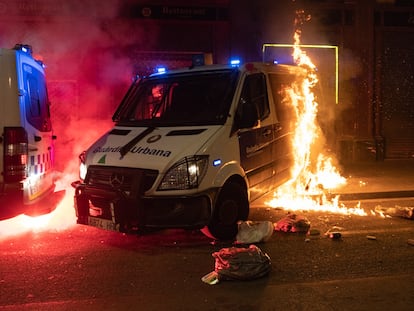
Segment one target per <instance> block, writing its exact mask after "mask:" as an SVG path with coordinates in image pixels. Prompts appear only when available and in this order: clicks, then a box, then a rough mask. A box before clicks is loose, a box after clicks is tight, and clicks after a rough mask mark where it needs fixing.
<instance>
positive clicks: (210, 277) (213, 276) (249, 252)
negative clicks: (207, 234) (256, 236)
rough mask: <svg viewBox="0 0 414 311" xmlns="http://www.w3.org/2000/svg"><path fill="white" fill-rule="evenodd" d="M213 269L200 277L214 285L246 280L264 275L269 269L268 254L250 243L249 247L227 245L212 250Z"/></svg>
mask: <svg viewBox="0 0 414 311" xmlns="http://www.w3.org/2000/svg"><path fill="white" fill-rule="evenodd" d="M212 256H213V257H214V258H215V269H214V271H212V272H210V273H208V274H206V275H205V276H203V277H202V278H201V280H202V281H203V282H204V283H207V284H210V285H214V284H217V283H219V282H220V281H226V280H228V281H247V280H254V279H258V278H261V277H264V276H266V275H268V274H269V272H270V270H271V261H270V257H269V255H267V254H266V253H265V252H263V251H262V250H261V249H260V248H259V247H257V246H256V245H254V244H252V245H250V246H249V247H247V248H246V247H228V248H222V249H221V250H220V251H218V252H214V253H213V254H212Z"/></svg>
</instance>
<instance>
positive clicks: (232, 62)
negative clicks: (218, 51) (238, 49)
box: [230, 59, 240, 67]
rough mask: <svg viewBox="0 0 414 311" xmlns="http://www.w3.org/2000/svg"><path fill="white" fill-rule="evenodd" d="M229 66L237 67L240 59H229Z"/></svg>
mask: <svg viewBox="0 0 414 311" xmlns="http://www.w3.org/2000/svg"><path fill="white" fill-rule="evenodd" d="M230 65H231V66H232V67H238V66H239V65H240V59H231V60H230Z"/></svg>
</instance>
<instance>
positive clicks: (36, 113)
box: [23, 64, 52, 132]
mask: <svg viewBox="0 0 414 311" xmlns="http://www.w3.org/2000/svg"><path fill="white" fill-rule="evenodd" d="M23 67H24V76H25V79H24V80H25V81H26V90H27V96H26V99H25V103H26V118H27V121H28V122H29V123H30V124H31V125H32V126H34V127H35V128H36V129H38V130H39V131H41V132H49V131H51V130H52V126H51V122H50V107H49V98H48V96H47V89H46V81H45V76H44V75H43V74H42V73H41V72H40V71H38V70H37V69H36V68H34V67H32V66H29V65H27V64H24V66H23Z"/></svg>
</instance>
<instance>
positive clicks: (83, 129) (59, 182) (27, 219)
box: [0, 119, 110, 239]
mask: <svg viewBox="0 0 414 311" xmlns="http://www.w3.org/2000/svg"><path fill="white" fill-rule="evenodd" d="M65 125H66V126H65ZM109 126H110V123H109V122H107V121H105V122H101V123H99V122H97V121H96V120H95V121H93V120H86V119H84V120H81V121H77V122H74V121H73V122H70V123H67V124H63V123H62V124H57V127H58V128H62V129H63V128H65V130H66V132H65V133H64V135H66V136H67V137H74V138H76V139H72V140H71V141H70V143H68V144H67V145H66V146H61V148H64V150H65V153H62V152H61V153H57V154H58V155H60V157H58V158H57V159H56V162H58V166H59V167H62V166H63V167H64V171H63V172H57V177H56V191H61V190H66V193H65V196H64V198H63V199H62V201H61V202H60V203H59V204H58V206H57V207H56V209H54V210H53V211H52V212H51V213H49V214H45V215H41V216H35V217H31V216H27V215H18V216H16V217H14V218H11V219H6V220H2V221H0V239H3V238H7V237H9V236H15V235H20V234H23V233H26V232H42V231H60V230H64V229H67V228H69V227H71V226H73V225H75V224H76V215H75V209H74V207H73V204H74V201H73V195H74V189H73V188H72V186H71V183H72V182H73V181H76V180H78V179H79V159H78V156H79V154H80V153H81V152H82V151H83V150H84V149H86V148H87V147H88V146H89V145H90V144H91V143H92V142H93V141H94V140H96V139H97V138H98V137H99V136H100V135H102V134H103V133H104V132H105V131H106V130H107V129H108V128H109Z"/></svg>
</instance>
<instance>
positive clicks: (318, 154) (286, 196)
mask: <svg viewBox="0 0 414 311" xmlns="http://www.w3.org/2000/svg"><path fill="white" fill-rule="evenodd" d="M309 18H310V17H309V16H307V15H305V14H304V12H303V11H300V12H297V18H296V21H295V26H296V28H297V30H296V31H295V34H294V48H293V54H292V56H293V59H294V61H295V63H296V64H297V65H298V66H301V67H304V68H305V69H307V72H308V76H307V77H306V78H305V79H303V80H302V81H295V82H293V83H292V84H291V85H290V86H289V87H287V88H286V89H285V90H284V94H283V96H284V100H285V101H286V102H289V103H291V105H292V107H293V109H294V111H295V114H296V118H297V124H296V131H295V133H294V137H293V140H292V145H293V150H294V152H295V165H294V168H293V171H292V176H293V178H292V179H291V180H290V181H289V182H288V183H287V184H285V185H283V186H282V187H280V188H279V189H278V190H277V191H276V193H275V194H274V198H273V199H272V200H270V201H269V202H267V204H268V205H269V206H271V207H274V208H283V209H288V210H294V211H295V210H296V211H297V210H315V211H326V212H333V213H341V214H356V215H366V213H365V211H364V210H363V209H361V208H360V206H359V205H358V206H356V207H354V208H348V207H346V206H344V205H340V204H339V203H338V202H339V197H338V196H333V197H332V195H330V191H331V190H332V189H335V188H338V187H340V186H343V185H345V184H346V179H345V178H344V177H342V176H341V175H340V173H339V172H338V170H337V169H336V167H335V165H334V159H333V158H332V157H329V156H327V155H325V154H324V146H323V144H324V137H323V133H322V130H321V128H320V126H319V125H318V121H317V117H318V98H317V97H316V96H315V94H314V89H315V87H316V86H317V84H318V77H317V74H316V66H315V65H314V64H313V62H312V60H311V59H310V58H309V56H308V55H307V54H306V52H305V51H303V50H302V49H301V48H300V36H301V30H300V26H301V25H302V23H303V22H304V21H306V20H309Z"/></svg>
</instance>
